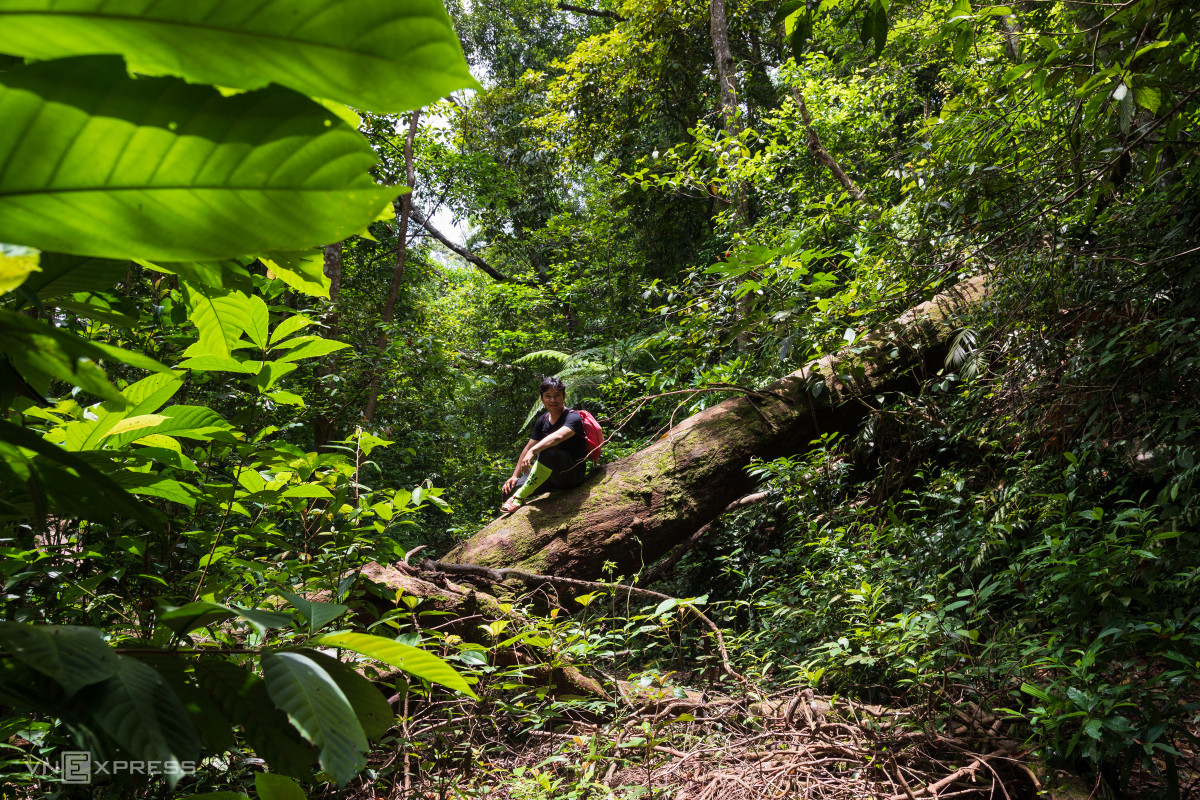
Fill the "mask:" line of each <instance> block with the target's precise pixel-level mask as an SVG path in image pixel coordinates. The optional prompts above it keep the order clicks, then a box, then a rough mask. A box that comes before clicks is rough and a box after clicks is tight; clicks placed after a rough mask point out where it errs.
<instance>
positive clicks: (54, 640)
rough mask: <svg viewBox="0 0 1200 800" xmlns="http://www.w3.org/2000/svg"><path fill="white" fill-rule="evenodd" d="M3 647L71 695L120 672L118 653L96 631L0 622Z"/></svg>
mask: <svg viewBox="0 0 1200 800" xmlns="http://www.w3.org/2000/svg"><path fill="white" fill-rule="evenodd" d="M0 647H3V648H4V650H5V651H6V652H7V653H9V654H10V655H12V656H15V657H16V658H17V659H19V660H20V661H22V662H23V663H24V664H26V665H27V666H29V667H32V668H33V669H35V670H37V671H38V672H41V673H42V674H43V675H48V676H50V677H51V678H53V679H54V680H56V681H57V682H58V683H59V684H60V685H61V686H62V687H63V689H64V690H65V691H66V693H67V696H71V695H73V694H75V693H76V692H77V691H79V690H80V689H82V688H83V687H84V686H90V685H91V684H94V683H100V682H101V681H106V680H108V679H109V678H111V677H112V676H113V675H115V674H116V672H117V654H116V653H114V652H113V651H112V648H110V647H109V646H108V645H106V644H105V643H104V639H103V638H101V634H100V631H98V630H96V629H95V628H77V627H69V626H58V625H25V624H22V623H18V622H0Z"/></svg>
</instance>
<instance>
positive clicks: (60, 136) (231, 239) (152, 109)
mask: <svg viewBox="0 0 1200 800" xmlns="http://www.w3.org/2000/svg"><path fill="white" fill-rule="evenodd" d="M0 119H3V120H4V125H3V126H0V241H6V242H12V243H15V244H24V245H28V246H31V247H37V248H39V249H41V250H53V251H58V252H63V253H75V254H78V255H90V256H100V257H104V258H144V259H161V260H166V261H189V260H205V259H221V258H230V257H234V256H237V255H240V254H243V253H249V252H261V251H265V250H295V249H298V248H305V247H313V246H317V245H322V244H325V243H328V242H334V241H340V240H341V239H344V238H345V237H347V236H349V235H351V234H354V233H356V232H358V231H360V230H362V228H363V227H364V226H365V225H367V224H368V223H369V222H370V221H371V220H373V219H374V218H375V216H376V215H377V214H378V213H379V211H380V209H381V208H383V207H384V206H385V205H386V204H387V203H389V202H390V200H391V199H392V198H393V197H394V196H395V195H396V192H397V190H395V189H389V188H386V187H381V186H378V185H376V184H375V182H374V180H373V179H372V178H371V176H370V174H369V173H368V170H369V169H370V167H371V166H372V165H373V164H374V163H375V154H374V152H373V151H372V150H371V147H370V146H369V145H368V144H367V142H366V140H364V139H363V138H362V137H361V136H360V135H359V134H358V133H357V131H355V130H353V129H352V128H351V127H350V126H349V125H347V124H346V123H345V122H343V121H342V120H341V119H339V118H338V117H337V116H336V115H334V114H333V113H331V112H330V111H328V110H326V109H325V108H323V107H322V106H320V105H319V104H317V103H315V102H313V101H312V100H310V99H309V98H307V97H305V96H303V95H300V94H297V93H296V92H293V91H290V90H287V89H282V88H279V87H271V88H268V89H262V90H259V91H256V92H250V93H248V94H240V95H235V96H233V97H223V96H222V95H221V94H220V93H219V92H218V91H217V90H216V89H213V88H211V87H208V86H196V85H192V84H187V83H184V82H183V81H181V80H177V79H175V78H138V79H136V80H135V79H133V78H131V77H130V76H129V75H128V74H127V73H126V71H125V65H124V64H123V62H122V61H121V60H120V59H119V58H113V57H107V56H90V57H80V58H67V59H61V60H58V61H46V62H41V63H35V64H30V65H28V66H24V67H18V68H15V69H10V70H6V71H4V72H0Z"/></svg>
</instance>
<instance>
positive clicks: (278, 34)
mask: <svg viewBox="0 0 1200 800" xmlns="http://www.w3.org/2000/svg"><path fill="white" fill-rule="evenodd" d="M0 51H3V52H5V53H13V54H16V55H21V56H26V57H29V58H37V59H51V58H63V57H65V56H75V55H103V54H120V55H124V56H125V57H126V59H127V61H128V62H129V66H130V69H132V70H134V71H136V72H139V73H142V74H145V75H177V76H179V77H182V78H186V79H187V80H189V81H191V82H192V83H209V84H214V85H217V86H231V87H236V88H239V89H257V88H261V87H263V86H266V85H268V84H269V83H276V84H279V85H281V86H288V87H291V88H293V89H296V90H298V91H300V92H303V93H304V94H308V95H313V96H315V97H328V98H331V99H334V100H338V101H341V102H342V103H345V104H347V105H351V106H354V107H356V108H364V109H368V110H371V111H378V112H381V113H387V112H398V111H405V110H408V109H410V108H417V107H420V106H423V105H425V104H427V103H431V102H433V101H436V100H438V99H439V98H441V97H443V96H445V95H448V94H449V93H450V92H452V91H454V90H456V89H465V88H479V85H478V84H477V83H476V82H475V81H474V79H472V78H471V75H470V73H469V72H468V71H467V65H466V62H465V60H464V59H463V56H462V50H461V49H460V48H459V45H458V39H457V37H456V36H455V34H454V28H453V26H452V25H451V23H450V18H449V16H447V14H446V10H445V8H444V7H443V5H442V3H441V2H440V0H240V1H239V2H237V3H229V2H224V1H223V0H126V2H113V1H112V0H75V2H72V3H70V4H69V5H66V6H65V7H64V4H63V3H60V2H56V0H3V2H0ZM331 241H332V240H331Z"/></svg>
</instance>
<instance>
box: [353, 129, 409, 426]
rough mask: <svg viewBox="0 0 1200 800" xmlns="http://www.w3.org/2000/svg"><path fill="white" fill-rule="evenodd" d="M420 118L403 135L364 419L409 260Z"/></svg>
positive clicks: (374, 395)
mask: <svg viewBox="0 0 1200 800" xmlns="http://www.w3.org/2000/svg"><path fill="white" fill-rule="evenodd" d="M420 119H421V109H419V108H418V109H415V110H414V111H413V112H412V114H411V115H409V118H408V134H407V136H405V138H404V174H405V179H406V180H407V181H408V188H409V190H408V191H407V192H405V193H404V194H402V195H401V196H400V198H399V200H397V201H396V206H397V215H396V261H395V265H394V267H393V269H392V282H391V284H389V286H388V293H387V299H386V300H385V301H384V303H383V316H382V324H381V326H380V329H379V336H378V337H377V338H376V340H375V346H376V348H377V349H378V351H379V353H380V355H378V356H376V358H375V362H374V365H373V368H372V372H371V385H370V387H369V388H368V389H367V403H366V405H365V406H364V407H363V414H362V418H363V422H366V423H368V424H369V423H371V422H374V420H375V411H376V409H377V408H378V407H379V387H380V384H381V382H382V379H383V375H382V373H381V371H380V364H381V362H382V354H383V352H384V351H385V350H386V349H387V347H388V342H389V341H390V339H391V334H390V332H389V328H390V327H391V324H392V321H393V320H394V319H395V318H396V302H397V300H398V299H399V297H400V285H401V283H403V281H404V265H405V263H406V261H407V260H408V220H409V216H410V215H411V213H412V193H413V189H414V188H415V187H416V183H417V176H416V171H415V169H414V167H413V140H414V139H416V137H417V125H418V124H419V122H420Z"/></svg>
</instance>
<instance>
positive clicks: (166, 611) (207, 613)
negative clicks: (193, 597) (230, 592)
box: [158, 600, 236, 634]
mask: <svg viewBox="0 0 1200 800" xmlns="http://www.w3.org/2000/svg"><path fill="white" fill-rule="evenodd" d="M235 613H236V612H234V610H233V609H232V608H230V607H229V606H227V605H223V604H221V603H212V602H209V601H208V600H197V601H195V602H192V603H188V604H187V605H183V606H165V607H164V608H162V609H161V610H160V611H159V612H158V621H159V622H161V623H162V624H164V625H166V626H167V627H168V628H170V629H171V630H173V631H174V632H175V633H177V634H184V633H188V632H190V631H194V630H195V629H196V628H203V627H205V626H207V625H212V624H213V623H215V622H223V621H224V620H227V619H229V618H230V617H232V616H234V614H235Z"/></svg>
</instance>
